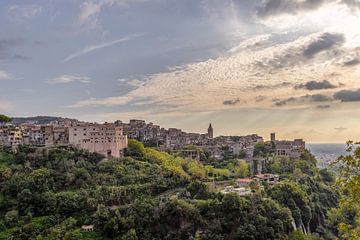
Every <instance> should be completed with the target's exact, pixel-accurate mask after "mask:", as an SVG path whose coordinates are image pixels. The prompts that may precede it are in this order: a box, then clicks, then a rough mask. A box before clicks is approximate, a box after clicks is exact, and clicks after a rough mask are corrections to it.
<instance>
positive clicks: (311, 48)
mask: <svg viewBox="0 0 360 240" xmlns="http://www.w3.org/2000/svg"><path fill="white" fill-rule="evenodd" d="M344 42H345V37H344V35H343V34H339V33H328V32H326V33H323V34H322V35H320V36H319V37H318V38H317V39H316V41H313V42H312V43H310V44H309V45H308V46H307V47H306V48H305V49H304V51H303V55H304V56H305V57H306V58H313V57H314V56H315V55H316V54H318V53H319V52H322V51H325V50H329V49H332V48H334V47H336V46H340V45H342V44H343V43H344Z"/></svg>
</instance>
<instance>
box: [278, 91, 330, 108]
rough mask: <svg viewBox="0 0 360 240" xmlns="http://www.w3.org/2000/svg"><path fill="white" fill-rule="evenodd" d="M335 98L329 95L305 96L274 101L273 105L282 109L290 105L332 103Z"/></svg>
mask: <svg viewBox="0 0 360 240" xmlns="http://www.w3.org/2000/svg"><path fill="white" fill-rule="evenodd" d="M332 100H333V98H332V97H331V96H328V95H324V94H314V95H309V94H308V95H304V96H301V97H290V98H287V99H277V98H275V99H273V103H274V105H275V106H277V107H281V106H285V105H287V104H289V103H294V104H297V103H311V102H313V103H315V102H328V101H332Z"/></svg>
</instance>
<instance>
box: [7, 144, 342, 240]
mask: <svg viewBox="0 0 360 240" xmlns="http://www.w3.org/2000/svg"><path fill="white" fill-rule="evenodd" d="M267 167H268V168H269V171H273V172H277V173H279V174H281V178H282V181H281V182H280V183H279V184H276V185H274V186H270V185H264V186H263V188H261V187H260V186H259V185H254V186H253V191H254V193H253V194H251V195H249V196H246V197H240V196H238V195H236V194H226V195H223V194H221V193H219V192H217V191H212V190H210V189H209V184H208V182H211V180H212V179H213V178H215V179H214V180H216V181H221V180H223V179H225V180H226V179H228V180H229V179H230V180H231V178H233V173H232V172H231V173H230V175H229V170H225V169H216V168H214V167H211V166H204V165H203V164H201V163H199V162H197V161H195V160H191V159H183V158H180V157H176V156H172V155H169V154H167V153H164V152H159V151H157V150H155V149H152V148H145V147H144V146H143V144H142V143H139V142H136V141H133V140H130V142H129V148H128V150H127V151H126V157H124V158H122V159H113V160H103V158H102V156H100V155H97V154H90V153H88V152H85V151H81V150H77V149H72V148H58V149H51V150H44V149H36V148H29V147H21V148H20V149H19V151H18V152H16V153H13V152H10V151H8V150H6V149H3V150H1V153H0V179H1V181H0V190H1V194H0V219H1V220H0V239H9V238H11V239H191V238H196V239H244V240H245V239H257V240H262V239H264V240H265V239H267V240H268V239H313V238H312V237H310V236H308V237H307V236H305V235H304V234H302V232H306V233H308V234H310V233H313V234H315V235H317V236H318V237H321V239H331V238H330V237H331V236H334V234H333V233H332V232H331V229H329V228H328V227H327V225H326V216H327V211H328V210H329V209H330V208H334V207H336V206H337V201H338V193H337V191H336V190H334V188H333V187H332V184H333V178H332V177H331V175H330V174H328V173H327V172H325V171H322V172H321V171H320V172H319V171H318V170H317V169H316V167H315V166H314V163H313V159H312V158H311V157H310V156H308V155H307V156H305V155H304V158H303V159H299V160H297V161H295V162H293V161H289V160H286V159H275V160H274V162H270V163H269V165H268V166H267ZM294 172H295V173H296V174H293V173H294ZM84 225H86V226H91V227H92V226H93V227H94V231H93V232H85V231H83V230H81V227H82V226H84ZM295 228H296V229H298V231H295V232H294V229H295ZM314 239H315V238H314Z"/></svg>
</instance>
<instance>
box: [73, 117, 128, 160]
mask: <svg viewBox="0 0 360 240" xmlns="http://www.w3.org/2000/svg"><path fill="white" fill-rule="evenodd" d="M68 131H69V144H71V145H73V146H75V147H77V148H81V149H86V150H88V151H89V152H96V153H100V154H103V155H105V156H107V157H116V158H118V157H122V156H123V154H124V149H125V148H126V147H127V143H128V142H127V136H126V135H123V128H122V126H117V125H115V124H91V123H87V124H81V125H76V126H71V127H69V129H68Z"/></svg>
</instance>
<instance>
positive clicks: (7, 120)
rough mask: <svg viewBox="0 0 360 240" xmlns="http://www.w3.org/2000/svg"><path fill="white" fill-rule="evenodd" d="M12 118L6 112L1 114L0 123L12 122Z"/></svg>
mask: <svg viewBox="0 0 360 240" xmlns="http://www.w3.org/2000/svg"><path fill="white" fill-rule="evenodd" d="M11 121H12V119H11V118H10V117H8V116H6V115H4V114H0V125H1V124H4V123H9V122H11Z"/></svg>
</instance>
